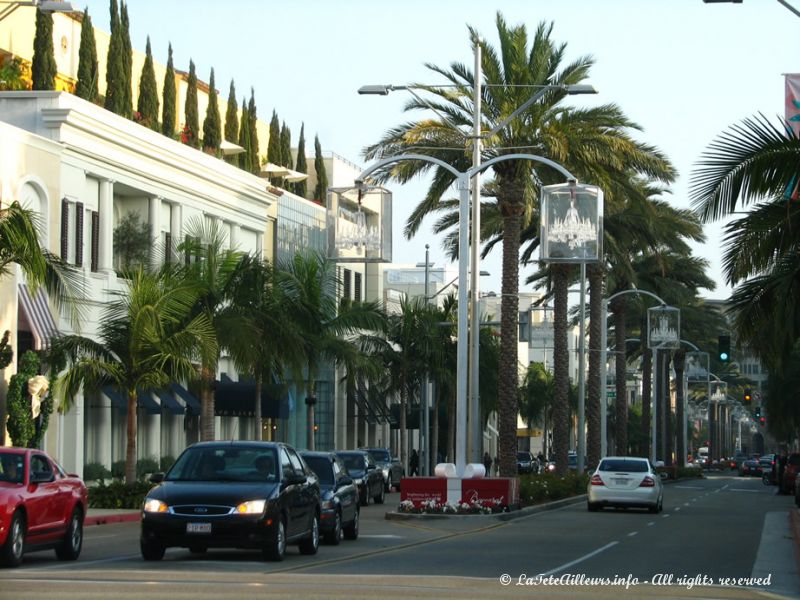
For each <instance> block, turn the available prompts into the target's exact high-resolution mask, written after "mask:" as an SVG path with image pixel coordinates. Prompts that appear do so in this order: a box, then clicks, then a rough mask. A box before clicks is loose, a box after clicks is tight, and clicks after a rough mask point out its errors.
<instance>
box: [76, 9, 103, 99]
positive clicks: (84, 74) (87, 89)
mask: <svg viewBox="0 0 800 600" xmlns="http://www.w3.org/2000/svg"><path fill="white" fill-rule="evenodd" d="M99 77H100V71H99V66H98V63H97V44H96V42H95V39H94V27H93V26H92V18H91V17H90V16H89V9H88V8H87V9H85V10H84V11H83V21H82V22H81V45H80V49H79V50H78V82H77V83H76V84H75V95H76V96H78V98H83V99H84V100H88V101H89V102H95V103H96V102H98V101H99V99H100V92H99V91H98V85H99Z"/></svg>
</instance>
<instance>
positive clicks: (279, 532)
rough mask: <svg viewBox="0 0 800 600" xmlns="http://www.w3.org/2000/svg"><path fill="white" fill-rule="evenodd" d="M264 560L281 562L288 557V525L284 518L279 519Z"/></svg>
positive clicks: (265, 548) (267, 546) (265, 550)
mask: <svg viewBox="0 0 800 600" xmlns="http://www.w3.org/2000/svg"><path fill="white" fill-rule="evenodd" d="M263 555H264V558H266V559H268V560H274V561H275V562H280V561H282V560H283V558H284V557H285V556H286V524H285V523H284V519H283V517H278V519H276V522H275V527H274V529H273V532H272V537H271V539H270V540H269V542H268V544H267V545H266V546H265V547H264V550H263Z"/></svg>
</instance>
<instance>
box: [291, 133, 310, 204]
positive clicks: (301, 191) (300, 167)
mask: <svg viewBox="0 0 800 600" xmlns="http://www.w3.org/2000/svg"><path fill="white" fill-rule="evenodd" d="M305 131H306V125H305V123H303V124H302V125H300V139H299V140H298V142H297V162H296V163H295V167H294V170H295V171H297V172H298V173H308V164H307V163H306V133H305ZM293 191H294V193H295V194H297V195H298V196H300V197H301V198H305V197H306V194H307V193H308V185H307V184H306V180H305V179H303V181H298V182H296V183H295V184H294V189H293Z"/></svg>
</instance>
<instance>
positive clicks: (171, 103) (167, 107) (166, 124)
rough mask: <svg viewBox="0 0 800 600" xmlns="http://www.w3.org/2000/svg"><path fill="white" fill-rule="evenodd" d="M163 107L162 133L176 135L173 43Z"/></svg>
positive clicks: (165, 79)
mask: <svg viewBox="0 0 800 600" xmlns="http://www.w3.org/2000/svg"><path fill="white" fill-rule="evenodd" d="M162 98H163V102H162V105H163V106H162V108H161V133H163V134H164V135H166V136H168V137H173V136H174V135H175V119H176V117H175V108H176V107H175V103H176V102H177V92H176V90H175V67H174V66H173V65H172V44H171V43H170V45H169V56H168V58H167V72H166V73H165V74H164V91H163V95H162Z"/></svg>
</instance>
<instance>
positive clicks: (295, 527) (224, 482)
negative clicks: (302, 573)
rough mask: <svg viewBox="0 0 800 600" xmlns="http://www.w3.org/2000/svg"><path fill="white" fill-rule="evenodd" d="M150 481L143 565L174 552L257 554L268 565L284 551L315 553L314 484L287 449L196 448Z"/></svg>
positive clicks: (261, 445) (258, 445)
mask: <svg viewBox="0 0 800 600" xmlns="http://www.w3.org/2000/svg"><path fill="white" fill-rule="evenodd" d="M150 481H151V482H152V483H155V484H157V485H156V486H155V487H154V488H153V489H152V490H150V491H149V492H148V493H147V497H146V498H145V501H144V506H143V508H142V524H141V538H140V544H141V551H142V557H143V558H144V559H145V560H161V559H162V558H163V557H164V550H165V549H166V548H169V547H173V546H179V547H184V548H188V549H189V551H190V552H192V553H204V552H205V551H206V550H207V549H208V548H257V549H260V550H261V551H262V553H263V555H264V557H265V558H268V559H271V560H283V557H284V554H285V552H286V544H298V545H299V546H300V552H301V553H302V554H316V553H317V548H318V547H319V521H320V514H321V511H322V507H321V503H320V490H319V481H318V478H317V475H316V474H315V473H314V471H312V470H311V468H310V467H309V466H308V465H307V464H306V463H305V461H304V460H303V459H302V458H301V457H300V456H299V455H298V454H297V452H296V451H295V450H294V448H292V447H291V446H289V445H287V444H279V443H272V442H245V441H237V442H201V443H199V444H194V445H192V446H190V447H188V448H187V449H186V450H184V451H183V452H182V453H181V455H180V456H179V457H178V460H176V461H175V464H173V465H172V467H171V468H170V470H169V471H167V474H166V475H164V474H163V473H155V474H153V475H151V477H150Z"/></svg>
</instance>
